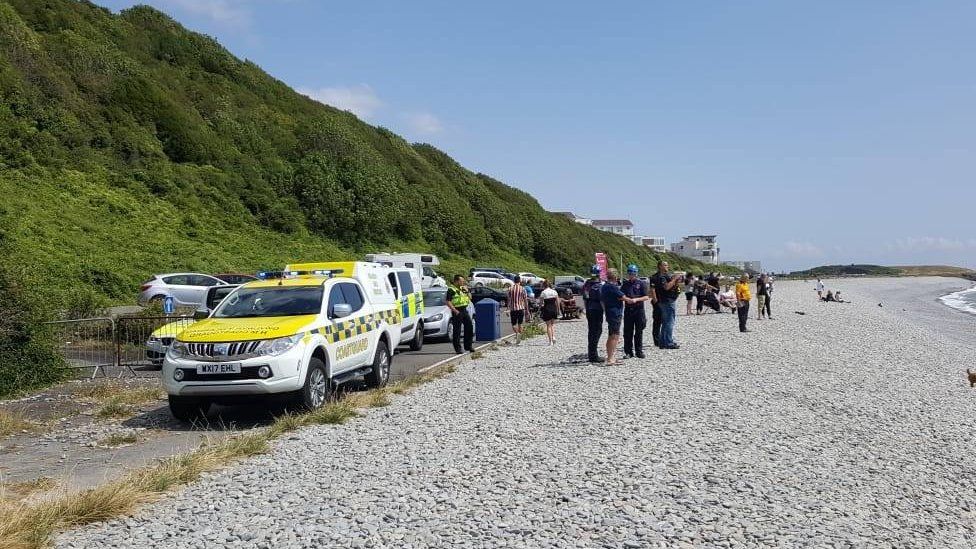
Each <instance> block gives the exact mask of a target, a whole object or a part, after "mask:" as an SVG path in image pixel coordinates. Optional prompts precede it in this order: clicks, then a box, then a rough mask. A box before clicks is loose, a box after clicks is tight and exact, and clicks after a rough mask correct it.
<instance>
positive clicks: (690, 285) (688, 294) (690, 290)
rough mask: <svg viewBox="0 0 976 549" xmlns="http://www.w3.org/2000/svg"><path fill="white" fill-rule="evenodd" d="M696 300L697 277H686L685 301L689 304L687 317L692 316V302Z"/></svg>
mask: <svg viewBox="0 0 976 549" xmlns="http://www.w3.org/2000/svg"><path fill="white" fill-rule="evenodd" d="M694 299H695V277H694V276H693V275H688V276H686V277H685V301H686V302H687V312H686V313H685V314H686V315H687V316H691V302H692V300H694Z"/></svg>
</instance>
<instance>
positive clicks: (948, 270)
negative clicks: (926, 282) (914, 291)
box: [895, 265, 976, 281]
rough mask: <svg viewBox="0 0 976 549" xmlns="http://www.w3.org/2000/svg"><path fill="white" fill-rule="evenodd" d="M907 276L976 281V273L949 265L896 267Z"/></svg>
mask: <svg viewBox="0 0 976 549" xmlns="http://www.w3.org/2000/svg"><path fill="white" fill-rule="evenodd" d="M895 269H898V270H899V271H901V273H902V274H903V275H905V276H954V277H959V278H965V279H968V280H973V281H976V271H974V270H972V269H967V268H965V267H950V266H948V265H902V266H898V267H895Z"/></svg>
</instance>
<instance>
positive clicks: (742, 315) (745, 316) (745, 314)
mask: <svg viewBox="0 0 976 549" xmlns="http://www.w3.org/2000/svg"><path fill="white" fill-rule="evenodd" d="M747 320H749V302H748V301H743V302H740V306H739V331H740V332H744V331H746V321H747Z"/></svg>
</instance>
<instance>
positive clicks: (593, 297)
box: [582, 265, 603, 362]
mask: <svg viewBox="0 0 976 549" xmlns="http://www.w3.org/2000/svg"><path fill="white" fill-rule="evenodd" d="M602 289H603V281H602V280H600V266H599V265H594V266H592V267H590V279H589V280H587V281H586V282H584V283H583V292H582V294H583V304H584V305H585V309H586V325H587V332H586V343H587V355H588V357H589V360H590V362H602V361H603V359H602V358H600V354H599V352H598V351H597V347H598V346H599V344H600V336H601V335H603V301H602V300H601V298H600V290H602Z"/></svg>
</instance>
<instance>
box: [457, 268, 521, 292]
mask: <svg viewBox="0 0 976 549" xmlns="http://www.w3.org/2000/svg"><path fill="white" fill-rule="evenodd" d="M468 282H469V285H470V286H471V287H472V288H478V287H481V286H504V287H506V288H508V287H509V286H511V285H513V284H515V283H514V282H512V281H511V280H509V279H507V278H505V277H504V276H502V275H500V274H498V273H493V272H490V271H475V272H474V273H472V274H471V280H469V281H468Z"/></svg>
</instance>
